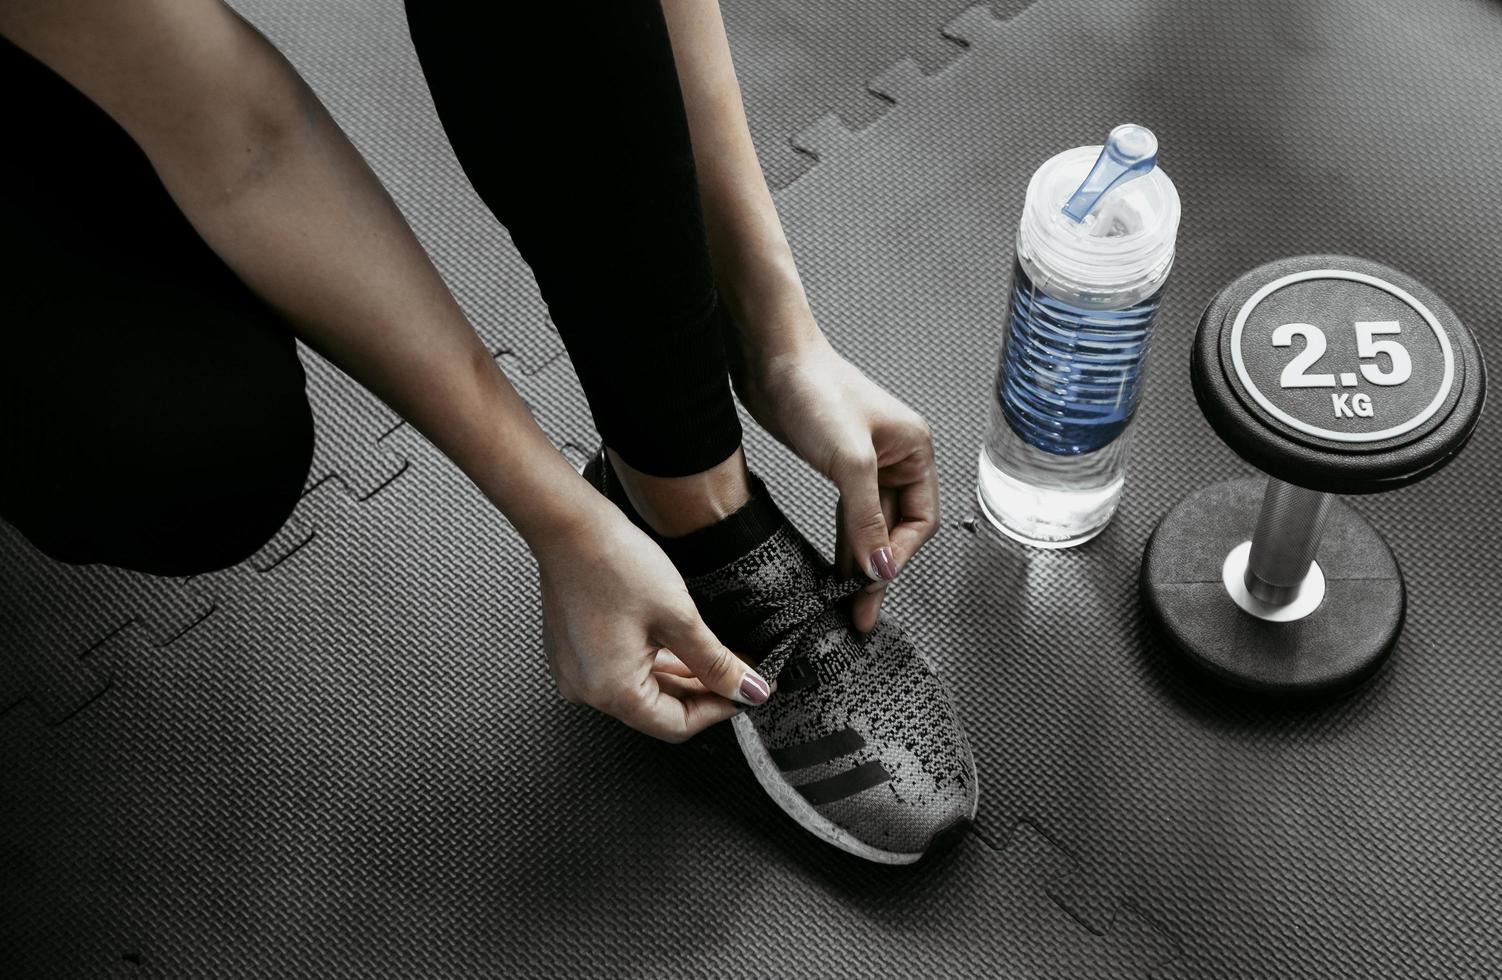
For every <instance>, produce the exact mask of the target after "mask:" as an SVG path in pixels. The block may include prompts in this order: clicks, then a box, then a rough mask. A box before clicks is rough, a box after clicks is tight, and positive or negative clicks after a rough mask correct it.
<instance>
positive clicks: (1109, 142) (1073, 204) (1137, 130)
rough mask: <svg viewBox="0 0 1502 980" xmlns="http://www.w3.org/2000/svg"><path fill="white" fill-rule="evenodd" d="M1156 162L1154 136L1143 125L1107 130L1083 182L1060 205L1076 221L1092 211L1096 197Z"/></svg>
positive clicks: (1143, 172)
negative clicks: (1106, 134)
mask: <svg viewBox="0 0 1502 980" xmlns="http://www.w3.org/2000/svg"><path fill="white" fill-rule="evenodd" d="M1157 164H1158V137H1156V136H1154V135H1153V131H1152V130H1150V129H1148V128H1147V127H1146V126H1138V125H1135V124H1133V123H1124V124H1123V125H1120V126H1117V127H1116V128H1115V129H1113V130H1111V134H1110V135H1109V136H1107V137H1106V145H1105V146H1103V147H1101V148H1100V156H1098V157H1096V158H1095V166H1093V167H1091V168H1090V173H1088V174H1086V175H1085V180H1084V183H1082V184H1080V186H1079V189H1078V190H1076V191H1075V192H1074V194H1072V195H1071V196H1070V198H1069V200H1067V201H1065V202H1064V207H1063V208H1061V209H1060V210H1062V211H1063V212H1064V213H1065V214H1066V215H1068V216H1069V217H1070V218H1071V219H1073V220H1074V221H1076V222H1082V221H1084V220H1085V216H1086V215H1088V214H1089V213H1090V212H1091V211H1094V210H1095V206H1096V205H1097V204H1099V203H1100V199H1101V198H1103V197H1105V196H1106V194H1108V193H1110V191H1111V190H1112V189H1113V188H1115V187H1117V186H1118V185H1120V184H1124V183H1126V182H1127V181H1130V180H1134V179H1136V178H1138V177H1141V176H1142V175H1143V174H1145V173H1148V172H1150V171H1151V170H1152V169H1153V167H1155V166H1157Z"/></svg>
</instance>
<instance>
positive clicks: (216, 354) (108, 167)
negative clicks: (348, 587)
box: [0, 41, 312, 574]
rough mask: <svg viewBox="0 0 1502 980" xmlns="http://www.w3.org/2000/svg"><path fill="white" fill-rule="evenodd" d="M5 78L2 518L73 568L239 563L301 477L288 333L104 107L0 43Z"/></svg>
mask: <svg viewBox="0 0 1502 980" xmlns="http://www.w3.org/2000/svg"><path fill="white" fill-rule="evenodd" d="M0 84H4V85H5V87H6V90H7V91H24V92H27V93H28V98H27V99H26V100H24V102H25V105H24V106H18V107H17V109H16V112H15V113H14V114H13V118H12V124H13V125H12V128H11V130H10V135H11V136H12V137H13V140H12V142H11V149H10V151H9V152H7V153H6V154H3V155H0V187H4V188H7V189H9V191H8V192H9V193H11V194H12V196H13V200H14V201H15V207H14V208H12V209H10V213H8V215H7V221H6V222H5V224H4V226H3V227H0V276H3V281H4V287H5V288H4V296H3V303H4V305H5V309H6V312H5V315H4V318H3V321H0V322H3V323H4V326H3V328H0V331H3V332H0V344H3V345H4V350H3V356H0V457H3V458H4V460H5V476H4V478H3V479H0V515H3V516H4V517H5V518H6V519H7V520H9V521H10V522H11V523H12V524H14V525H15V526H17V527H18V528H19V529H20V530H21V531H22V532H23V533H25V534H26V535H27V536H28V537H29V538H30V539H31V540H32V541H33V542H34V543H35V544H37V545H38V546H39V547H40V548H42V549H43V550H44V551H47V552H48V553H49V554H52V555H54V556H55V557H58V558H61V559H63V560H67V561H75V562H92V561H102V562H108V563H110V564H117V565H122V566H126V567H131V568H138V569H141V570H144V571H150V572H157V573H163V574H191V573H195V572H201V571H207V570H210V569H212V568H218V567H223V566H225V565H228V564H232V563H234V562H235V561H238V560H240V559H241V558H243V557H245V556H246V555H248V554H249V553H250V552H252V551H254V550H255V549H256V548H257V547H259V545H260V544H261V543H263V542H264V541H265V540H266V539H267V538H269V537H270V536H271V534H273V533H274V532H275V530H276V528H277V527H278V526H280V524H281V522H282V521H283V520H284V519H285V517H286V516H287V514H288V513H289V512H290V510H291V508H292V506H293V505H294V504H295V502H296V500H297V497H298V496H299V494H300V492H301V489H302V484H303V481H304V480H305V478H306V472H307V467H308V461H309V460H310V459H311V452H312V422H311V415H310V413H309V409H308V405H307V401H306V398H305V395H304V392H303V374H302V367H301V365H300V363H299V361H298V359H297V352H296V346H295V342H294V340H293V337H292V335H291V333H290V332H289V331H288V329H287V328H286V326H285V325H284V324H283V323H281V322H280V320H279V319H278V317H277V316H276V315H275V314H274V312H273V311H271V310H270V309H269V308H267V307H266V306H265V305H264V304H263V303H261V301H260V300H259V299H258V298H257V297H256V296H255V295H254V294H252V293H251V292H250V291H249V290H248V289H247V288H246V287H245V286H244V285H243V284H241V283H240V281H239V280H238V279H237V278H236V277H235V276H234V274H233V273H232V272H231V271H230V270H229V269H228V268H227V267H226V266H225V265H224V264H223V262H221V261H220V260H219V258H218V256H216V255H215V254H214V253H213V252H212V251H211V250H210V249H209V248H208V247H207V246H206V245H205V244H204V243H203V241H202V240H201V239H200V238H199V237H198V235H197V234H196V233H195V232H194V231H193V229H192V227H191V226H190V225H189V224H188V222H187V221H186V219H184V218H183V217H182V215H181V213H180V212H179V211H178V210H177V208H176V206H175V205H174V204H173V202H172V200H171V198H170V197H169V196H168V195H167V193H166V191H165V189H164V188H163V187H162V185H161V183H160V181H159V180H158V179H157V177H156V174H155V172H154V171H153V170H152V168H151V166H150V163H149V161H147V160H146V158H145V156H144V154H142V153H141V152H140V150H139V149H138V148H137V147H136V145H135V144H134V142H132V141H131V140H130V138H129V137H128V136H127V135H126V134H125V133H124V132H123V131H122V130H120V129H119V127H118V126H116V125H115V124H114V123H113V122H112V121H111V120H110V119H109V118H108V117H107V116H105V115H104V114H103V113H102V112H100V111H99V110H98V109H97V108H96V107H94V106H93V105H92V104H91V103H89V102H88V100H86V99H85V98H84V97H83V96H82V95H80V94H79V93H77V92H76V91H75V90H73V89H72V88H71V87H70V86H68V85H67V84H66V83H65V82H63V81H62V80H61V79H59V78H58V77H57V76H55V75H53V74H52V73H51V72H50V71H49V70H47V69H46V68H45V67H44V66H42V65H40V64H38V63H37V62H35V61H34V60H32V59H30V58H29V57H28V56H26V55H25V54H23V53H21V52H19V51H18V50H16V49H15V48H13V47H11V46H10V45H8V44H7V43H5V42H3V41H0ZM15 101H16V102H18V103H19V102H21V101H23V100H15ZM22 188H24V189H25V192H24V193H17V191H19V190H20V189H22Z"/></svg>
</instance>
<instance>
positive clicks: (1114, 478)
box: [977, 125, 1179, 548]
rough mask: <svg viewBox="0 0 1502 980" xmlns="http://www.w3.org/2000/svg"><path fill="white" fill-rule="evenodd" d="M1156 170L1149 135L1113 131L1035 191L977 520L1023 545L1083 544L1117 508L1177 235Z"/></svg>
mask: <svg viewBox="0 0 1502 980" xmlns="http://www.w3.org/2000/svg"><path fill="white" fill-rule="evenodd" d="M1156 162H1157V140H1156V139H1155V138H1154V137H1153V135H1152V133H1151V132H1149V131H1148V130H1146V129H1144V128H1143V127H1141V126H1133V125H1125V126H1118V127H1117V128H1116V129H1114V130H1112V131H1111V136H1110V138H1109V139H1108V140H1107V142H1106V145H1105V146H1081V147H1076V148H1074V149H1072V150H1066V151H1065V152H1063V153H1060V154H1058V155H1057V156H1055V157H1053V158H1052V159H1050V160H1048V161H1047V162H1046V163H1044V164H1043V166H1041V167H1039V168H1038V171H1037V172H1036V173H1034V174H1033V178H1032V180H1031V182H1029V184H1028V189H1027V200H1026V203H1025V204H1024V205H1023V213H1022V219H1021V221H1020V222H1019V223H1018V228H1017V262H1016V265H1015V266H1014V268H1013V270H1012V289H1011V299H1010V303H1009V308H1008V325H1007V332H1006V336H1005V338H1004V339H1003V346H1002V353H1001V364H1000V367H999V368H998V370H997V380H996V386H995V390H994V391H993V398H992V405H991V421H990V428H989V431H988V434H987V436H986V441H985V445H984V446H983V447H982V448H981V453H980V480H979V483H978V485H977V496H978V497H979V500H980V508H981V512H982V513H983V514H985V515H986V517H987V518H989V519H990V521H991V522H992V523H993V524H995V525H996V527H997V528H999V529H1000V530H1001V531H1003V532H1004V533H1006V534H1008V535H1010V536H1011V537H1014V538H1016V539H1018V540H1019V541H1023V542H1025V543H1027V544H1031V545H1036V546H1038V547H1045V548H1064V547H1069V546H1070V545H1075V544H1081V543H1083V542H1085V541H1088V540H1090V539H1091V538H1093V537H1094V536H1095V535H1097V534H1099V533H1100V531H1101V530H1102V529H1103V528H1104V527H1105V525H1106V523H1107V522H1108V521H1110V519H1111V515H1112V514H1114V513H1115V511H1116V504H1117V502H1118V501H1119V500H1120V498H1121V489H1122V485H1123V482H1124V478H1125V469H1126V449H1127V445H1128V441H1129V436H1130V425H1131V421H1132V416H1133V413H1134V412H1135V410H1136V407H1137V399H1138V395H1139V393H1140V390H1141V385H1142V377H1143V368H1144V365H1145V362H1146V358H1147V352H1148V347H1149V344H1150V342H1151V339H1152V326H1153V319H1154V317H1155V316H1156V314H1157V311H1158V303H1159V301H1160V300H1161V298H1162V295H1163V287H1164V285H1165V283H1166V282H1167V280H1168V274H1169V272H1170V270H1171V269H1172V267H1173V258H1174V242H1175V239H1176V237H1177V234H1178V225H1179V196H1178V192H1177V191H1176V190H1175V189H1174V186H1173V181H1171V180H1169V179H1168V175H1167V174H1165V173H1164V172H1163V171H1162V169H1161V168H1159V167H1157V165H1156Z"/></svg>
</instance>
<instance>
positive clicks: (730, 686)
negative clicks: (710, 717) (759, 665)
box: [658, 606, 772, 705]
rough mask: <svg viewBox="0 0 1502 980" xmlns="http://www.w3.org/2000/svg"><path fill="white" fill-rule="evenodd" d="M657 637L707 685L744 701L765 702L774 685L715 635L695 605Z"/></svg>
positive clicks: (754, 703)
mask: <svg viewBox="0 0 1502 980" xmlns="http://www.w3.org/2000/svg"><path fill="white" fill-rule="evenodd" d="M662 633H663V635H662V636H660V637H658V639H660V640H661V641H662V643H663V645H664V646H666V647H667V648H668V650H669V651H670V652H671V653H672V654H673V655H674V656H676V657H677V658H678V659H679V660H681V661H682V662H683V663H684V664H685V665H686V666H687V667H688V668H689V670H691V671H693V674H694V676H695V677H697V678H698V679H699V680H701V681H703V682H704V686H705V687H707V688H709V689H710V690H711V691H713V692H715V693H716V694H718V695H720V696H721V697H726V698H729V699H730V700H732V701H739V702H740V703H741V704H750V705H757V704H763V703H765V702H766V700H767V698H768V697H770V696H771V694H772V687H771V685H769V684H768V683H767V682H766V679H765V678H763V677H762V676H761V675H760V674H758V673H757V672H756V671H754V670H752V669H751V667H750V666H749V665H747V663H746V662H745V661H744V660H742V659H741V658H740V657H737V656H736V655H735V654H733V653H731V652H730V650H729V648H728V647H726V646H725V644H723V643H721V642H720V641H719V640H718V639H716V638H715V635H714V633H712V632H711V631H710V629H709V627H708V626H706V625H704V620H702V619H700V618H699V613H698V611H697V610H695V609H694V608H693V607H692V606H690V607H689V608H688V609H687V610H686V611H684V612H682V613H680V614H679V615H677V616H676V617H675V618H674V619H673V621H672V622H669V623H667V624H666V625H665V627H664V629H663V630H662Z"/></svg>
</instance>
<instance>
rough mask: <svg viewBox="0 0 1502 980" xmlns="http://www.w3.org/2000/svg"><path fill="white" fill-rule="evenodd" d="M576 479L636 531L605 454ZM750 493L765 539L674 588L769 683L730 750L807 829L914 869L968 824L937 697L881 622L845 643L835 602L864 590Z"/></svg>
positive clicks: (844, 615)
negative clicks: (684, 589) (941, 840)
mask: <svg viewBox="0 0 1502 980" xmlns="http://www.w3.org/2000/svg"><path fill="white" fill-rule="evenodd" d="M585 475H586V477H589V478H590V479H591V482H593V483H594V484H595V486H596V487H598V488H600V489H601V490H602V492H605V493H606V494H607V495H608V496H610V497H611V499H613V500H615V502H616V503H617V504H618V505H619V506H621V507H622V509H623V510H625V511H626V512H627V514H628V515H630V516H632V517H633V519H635V520H637V521H638V522H640V518H638V517H636V515H635V514H634V513H633V511H632V510H631V508H630V504H629V502H628V501H627V500H626V498H625V494H624V492H623V491H621V489H620V487H619V484H618V483H617V482H616V481H615V480H614V474H613V473H612V472H610V470H609V464H608V462H606V461H605V458H604V454H603V453H602V454H600V456H599V457H598V458H597V459H596V460H595V461H594V462H592V463H591V465H590V467H589V468H587V469H586V471H585ZM753 481H754V484H755V487H756V496H755V499H754V500H753V502H752V504H748V505H747V507H748V508H750V507H753V506H754V507H756V508H758V509H759V517H758V519H759V520H760V522H761V524H762V525H763V526H765V527H767V528H770V529H771V531H770V534H769V536H766V537H765V539H764V540H762V541H761V543H759V544H757V545H755V546H754V547H753V548H751V549H750V550H749V551H747V552H746V553H744V554H742V555H740V556H739V557H736V558H734V559H733V560H730V561H728V562H726V563H725V564H723V565H721V566H719V567H717V568H714V569H712V570H709V571H702V572H700V573H699V574H693V575H686V576H685V582H686V583H687V585H688V590H689V594H690V595H691V596H692V597H693V599H694V602H695V603H696V604H697V605H698V607H699V611H700V614H701V615H702V616H703V617H704V620H705V622H706V623H707V624H708V625H709V627H710V628H711V629H712V630H713V631H714V632H715V634H716V635H717V636H718V637H719V638H720V640H721V641H722V642H724V643H725V644H726V645H727V646H729V647H730V648H731V649H732V650H734V651H736V652H737V653H739V654H741V655H742V656H744V657H746V658H748V659H749V660H751V662H752V663H753V664H755V665H756V667H757V670H758V671H759V672H760V673H761V674H762V676H764V677H766V678H767V679H768V680H772V679H774V678H775V679H776V680H777V690H776V691H775V692H774V693H773V694H772V697H771V698H770V699H769V700H768V701H767V703H766V704H764V705H762V706H760V707H757V708H751V709H747V710H746V711H744V712H742V713H741V714H740V715H738V716H737V717H736V718H735V719H734V726H735V729H736V737H737V740H738V742H739V743H740V747H741V750H742V752H743V753H744V754H745V756H746V759H747V762H748V763H749V764H750V766H751V768H752V771H753V772H754V773H755V775H756V777H757V779H758V781H759V782H760V783H761V785H762V786H763V788H764V789H766V790H767V792H768V793H769V794H770V795H771V796H772V798H773V799H774V800H775V801H776V802H777V803H778V805H779V806H781V807H782V809H783V810H785V811H786V812H787V813H788V814H789V815H791V816H792V817H793V818H794V819H795V820H797V821H798V822H799V823H800V824H802V825H803V826H804V827H805V828H806V829H808V830H810V831H811V832H813V833H815V834H816V835H818V836H820V837H821V838H823V839H825V840H827V841H829V842H830V843H832V844H835V845H836V846H838V847H841V848H843V849H844V850H847V851H850V852H852V853H855V854H859V855H861V856H863V857H866V858H869V859H871V860H876V861H882V862H886V863H906V862H908V861H913V860H916V859H917V858H919V857H920V856H922V854H923V852H924V851H926V850H927V849H928V847H929V845H930V844H931V843H932V842H933V840H934V838H935V837H936V836H937V835H939V834H940V833H942V832H943V831H945V830H947V829H949V828H951V827H953V826H955V825H957V824H959V823H961V822H963V821H966V820H968V819H970V818H971V817H973V815H974V812H975V806H976V797H977V783H976V775H975V764H974V761H973V760H972V758H971V753H970V747H969V743H968V741H967V740H966V737H965V733H964V730H963V729H962V728H961V726H960V723H959V719H958V717H957V716H956V713H955V710H954V707H953V704H952V702H951V701H950V698H949V695H948V692H947V691H946V690H945V687H944V684H943V682H942V681H941V680H940V678H939V677H938V675H937V673H936V672H935V671H934V669H933V667H932V666H931V664H930V663H929V662H928V661H927V660H926V659H925V658H924V657H922V656H921V655H920V654H919V653H918V651H917V650H916V649H915V648H914V647H913V644H912V643H911V641H910V640H909V639H908V636H907V633H906V631H904V630H903V629H902V628H901V627H900V626H898V625H897V624H895V623H894V622H892V621H891V620H890V619H889V618H888V617H887V616H886V615H885V613H883V614H882V615H881V616H879V617H878V619H877V623H876V626H875V628H874V629H873V630H872V631H871V632H870V633H869V634H867V635H865V636H862V635H861V634H860V633H858V632H857V631H856V630H855V629H854V627H853V626H852V624H851V621H850V617H849V614H848V612H847V610H846V607H847V605H848V603H847V602H846V600H847V599H848V598H849V597H850V596H851V595H853V594H854V593H856V592H857V591H859V589H860V588H862V587H863V586H864V585H865V584H866V581H867V580H866V579H865V578H863V577H857V578H847V577H841V576H839V575H837V574H836V573H835V572H834V570H833V568H832V567H831V565H830V563H829V562H828V561H826V560H825V559H824V557H823V556H822V555H820V554H819V553H818V552H817V551H816V550H815V549H814V547H813V546H812V545H811V544H809V542H808V541H807V540H806V539H805V538H804V537H803V535H801V534H799V533H798V531H797V529H796V528H794V527H793V525H792V524H791V523H790V522H789V521H788V520H787V518H786V517H785V516H783V515H782V513H781V511H780V510H779V509H777V507H776V505H775V503H773V502H772V500H771V497H770V496H769V495H768V494H767V493H766V491H765V488H763V487H761V486H760V481H755V479H754V478H753ZM748 516H753V517H755V516H758V515H752V514H751V513H750V512H749V511H748V512H747V513H745V514H741V515H740V518H739V519H741V520H743V521H744V520H746V519H747V517H748ZM727 520H728V519H727ZM669 553H670V554H672V552H671V551H670V552H669Z"/></svg>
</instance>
